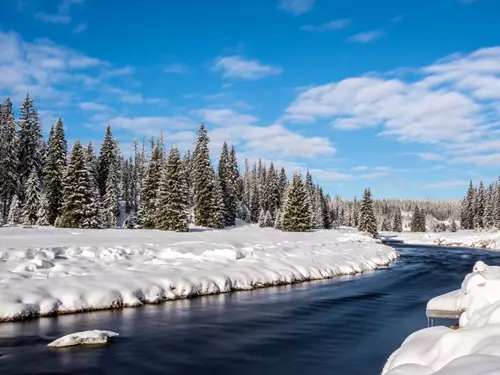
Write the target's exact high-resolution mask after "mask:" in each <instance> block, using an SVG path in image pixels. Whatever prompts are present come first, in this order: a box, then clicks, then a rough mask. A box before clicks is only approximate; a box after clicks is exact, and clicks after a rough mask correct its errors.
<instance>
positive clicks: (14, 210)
mask: <svg viewBox="0 0 500 375" xmlns="http://www.w3.org/2000/svg"><path fill="white" fill-rule="evenodd" d="M7 223H8V224H9V225H11V226H15V225H19V224H20V223H21V202H19V198H18V197H17V194H16V195H14V198H12V202H11V203H10V206H9V215H8V217H7Z"/></svg>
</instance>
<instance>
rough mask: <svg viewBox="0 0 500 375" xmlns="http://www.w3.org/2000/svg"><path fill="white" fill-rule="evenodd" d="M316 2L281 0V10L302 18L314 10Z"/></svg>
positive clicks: (309, 0)
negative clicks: (302, 15)
mask: <svg viewBox="0 0 500 375" xmlns="http://www.w3.org/2000/svg"><path fill="white" fill-rule="evenodd" d="M315 3H316V0H281V1H280V5H279V9H281V10H284V11H286V12H289V13H291V14H293V15H294V16H300V15H301V14H304V13H307V12H309V11H311V10H312V9H313V8H314V5H315Z"/></svg>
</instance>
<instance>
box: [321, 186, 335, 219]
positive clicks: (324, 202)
mask: <svg viewBox="0 0 500 375" xmlns="http://www.w3.org/2000/svg"><path fill="white" fill-rule="evenodd" d="M320 193H321V214H322V217H323V228H324V229H332V218H331V215H330V208H329V206H330V202H329V198H328V197H327V196H325V195H324V194H323V190H322V189H321V188H320Z"/></svg>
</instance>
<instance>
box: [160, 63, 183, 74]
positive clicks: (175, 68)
mask: <svg viewBox="0 0 500 375" xmlns="http://www.w3.org/2000/svg"><path fill="white" fill-rule="evenodd" d="M163 71H164V72H165V73H171V74H186V73H187V72H188V71H189V69H188V68H187V66H185V65H183V64H178V63H175V64H170V65H167V66H166V67H165V69H163Z"/></svg>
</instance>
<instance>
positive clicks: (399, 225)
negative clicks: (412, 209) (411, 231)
mask: <svg viewBox="0 0 500 375" xmlns="http://www.w3.org/2000/svg"><path fill="white" fill-rule="evenodd" d="M392 230H393V231H394V232H399V233H401V232H402V231H403V217H402V215H401V208H399V207H398V208H397V209H396V212H395V213H394V221H393V222H392Z"/></svg>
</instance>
